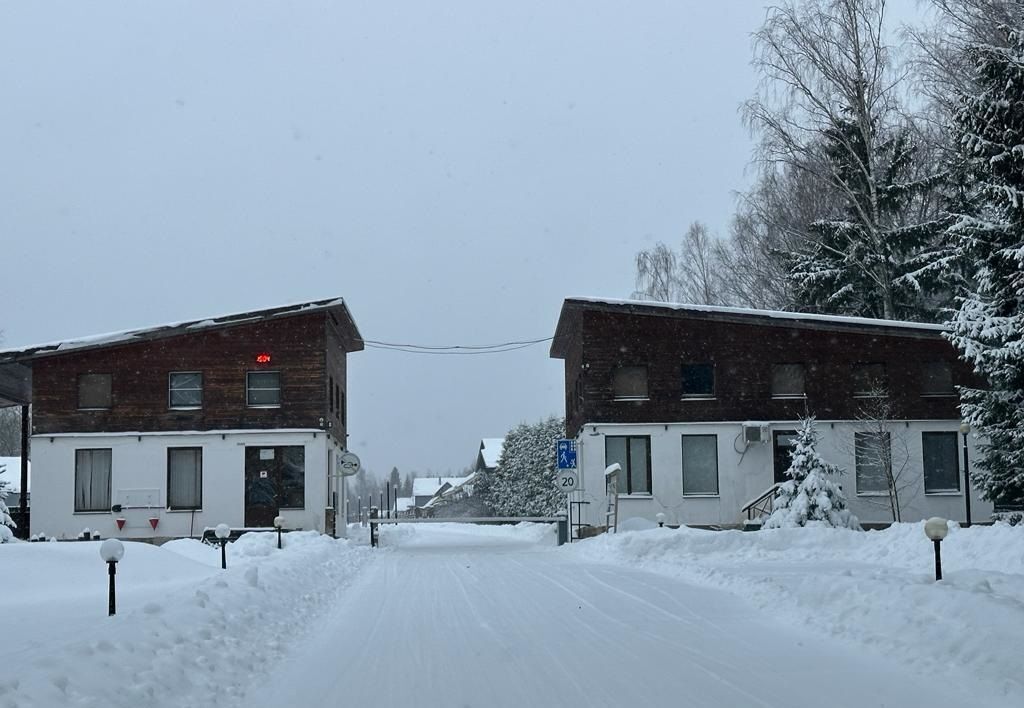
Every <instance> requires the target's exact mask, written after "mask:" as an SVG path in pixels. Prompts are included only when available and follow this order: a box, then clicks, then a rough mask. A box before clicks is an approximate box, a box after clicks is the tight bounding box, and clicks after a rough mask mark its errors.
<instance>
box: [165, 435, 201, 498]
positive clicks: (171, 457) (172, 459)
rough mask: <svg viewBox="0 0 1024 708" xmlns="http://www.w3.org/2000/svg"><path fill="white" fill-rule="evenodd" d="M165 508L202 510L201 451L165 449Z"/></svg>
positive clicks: (194, 449) (189, 448)
mask: <svg viewBox="0 0 1024 708" xmlns="http://www.w3.org/2000/svg"><path fill="white" fill-rule="evenodd" d="M167 508H168V509H202V508H203V449H202V448H201V447H170V448H167Z"/></svg>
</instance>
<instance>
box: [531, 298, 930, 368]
mask: <svg viewBox="0 0 1024 708" xmlns="http://www.w3.org/2000/svg"><path fill="white" fill-rule="evenodd" d="M579 309H593V310H608V311H614V312H622V311H625V312H628V313H632V314H637V315H662V316H682V317H697V318H702V319H713V320H720V321H731V322H742V323H747V324H769V323H771V322H772V321H779V320H781V321H788V322H789V323H792V324H803V325H810V326H817V327H818V328H822V327H825V328H837V329H850V328H863V327H877V328H880V329H883V328H884V329H889V330H904V331H903V332H901V334H903V335H904V336H912V333H916V334H919V335H925V336H929V335H933V336H938V335H939V334H940V333H942V332H944V331H946V327H945V325H941V324H931V323H928V322H906V321H903V320H881V319H874V318H871V317H844V316H841V315H819V314H814V313H809V312H784V311H781V310H756V309H751V308H745V307H723V306H718V305H695V304H690V303H678V302H657V301H653V300H618V299H614V298H596V297H570V298H566V299H565V301H564V302H563V303H562V312H561V315H560V316H559V318H558V325H557V327H556V329H555V337H554V339H553V341H552V342H551V355H552V356H563V355H564V353H565V346H566V341H565V340H566V338H567V336H568V334H569V331H568V330H567V327H568V325H569V322H568V320H567V317H566V315H567V312H568V311H570V310H579ZM783 323H785V322H779V324H783Z"/></svg>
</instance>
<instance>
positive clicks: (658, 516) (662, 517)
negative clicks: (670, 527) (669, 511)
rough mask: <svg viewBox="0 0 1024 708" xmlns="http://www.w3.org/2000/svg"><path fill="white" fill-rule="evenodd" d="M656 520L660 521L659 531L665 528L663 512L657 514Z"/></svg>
mask: <svg viewBox="0 0 1024 708" xmlns="http://www.w3.org/2000/svg"><path fill="white" fill-rule="evenodd" d="M654 518H655V519H657V520H658V528H659V529H660V528H662V527H664V526H665V514H664V513H663V512H660V511H659V512H658V513H657V514H655V515H654Z"/></svg>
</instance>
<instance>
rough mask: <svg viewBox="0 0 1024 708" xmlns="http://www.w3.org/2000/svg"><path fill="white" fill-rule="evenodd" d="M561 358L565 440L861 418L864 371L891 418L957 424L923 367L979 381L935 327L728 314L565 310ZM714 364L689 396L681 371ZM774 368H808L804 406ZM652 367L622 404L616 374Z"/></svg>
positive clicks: (648, 307)
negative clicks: (639, 391)
mask: <svg viewBox="0 0 1024 708" xmlns="http://www.w3.org/2000/svg"><path fill="white" fill-rule="evenodd" d="M551 355H552V356H553V357H556V358H560V359H563V360H564V361H565V397H566V428H567V430H566V434H567V435H568V436H569V437H575V436H576V435H577V434H578V433H579V431H580V428H581V427H582V426H583V425H584V424H587V423H678V422H698V421H745V420H768V421H770V420H795V419H797V418H800V417H802V416H804V415H807V414H810V415H814V416H817V417H818V418H819V419H821V420H854V419H856V418H858V415H859V411H860V410H861V408H862V407H863V405H864V400H863V397H858V396H857V391H856V385H855V381H854V372H855V369H856V367H859V366H863V365H866V364H872V365H878V364H880V365H881V369H880V370H882V371H884V372H885V379H886V384H885V389H886V391H887V393H888V396H887V398H888V401H889V402H890V404H891V405H892V417H893V418H898V419H907V420H955V419H959V411H958V398H957V396H956V395H955V394H951V395H928V394H926V393H925V392H924V389H923V373H922V372H923V370H924V367H926V366H928V365H930V364H932V363H934V362H945V363H947V364H948V365H949V367H950V368H951V370H952V378H953V383H954V385H961V384H968V383H969V384H971V385H975V384H977V383H978V382H977V381H976V380H975V379H974V377H973V375H972V373H971V370H970V368H969V367H968V366H967V365H966V364H964V363H963V362H960V361H959V360H958V359H957V355H956V352H955V350H954V348H953V347H952V345H951V344H950V343H949V342H948V341H947V340H946V339H944V338H943V336H942V333H941V331H940V330H939V329H938V328H937V327H928V326H921V325H915V324H906V325H904V326H901V325H900V323H882V322H878V323H872V322H869V321H865V320H859V319H856V318H828V317H816V316H813V315H811V316H804V317H801V316H800V315H796V314H790V313H785V316H771V314H770V313H756V312H744V311H739V310H732V309H730V308H698V307H675V306H659V305H655V304H651V303H645V304H640V303H628V302H600V301H588V300H572V299H570V300H566V301H565V304H564V306H563V308H562V313H561V317H560V319H559V324H558V328H557V331H556V335H555V339H554V341H553V343H552V347H551ZM687 364H711V365H712V366H713V371H714V391H713V395H711V396H706V397H699V398H687V397H685V396H683V394H682V383H681V371H682V367H683V366H684V365H687ZM776 364H802V365H803V367H804V371H805V396H803V397H800V398H789V399H785V398H776V397H773V396H772V391H771V376H772V370H773V366H774V365H776ZM630 366H639V367H646V368H647V379H648V395H647V397H646V398H644V399H642V400H619V399H616V397H615V396H614V395H613V389H612V381H613V377H614V376H615V370H616V369H617V368H618V367H630Z"/></svg>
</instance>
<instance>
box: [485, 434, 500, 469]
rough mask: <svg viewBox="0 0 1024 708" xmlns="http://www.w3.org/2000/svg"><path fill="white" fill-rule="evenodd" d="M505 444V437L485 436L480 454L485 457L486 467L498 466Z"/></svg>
mask: <svg viewBox="0 0 1024 708" xmlns="http://www.w3.org/2000/svg"><path fill="white" fill-rule="evenodd" d="M504 444H505V438H484V439H483V440H481V441H480V456H481V457H482V458H483V461H484V467H488V468H493V467H497V466H498V458H499V457H501V446H502V445H504Z"/></svg>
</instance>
